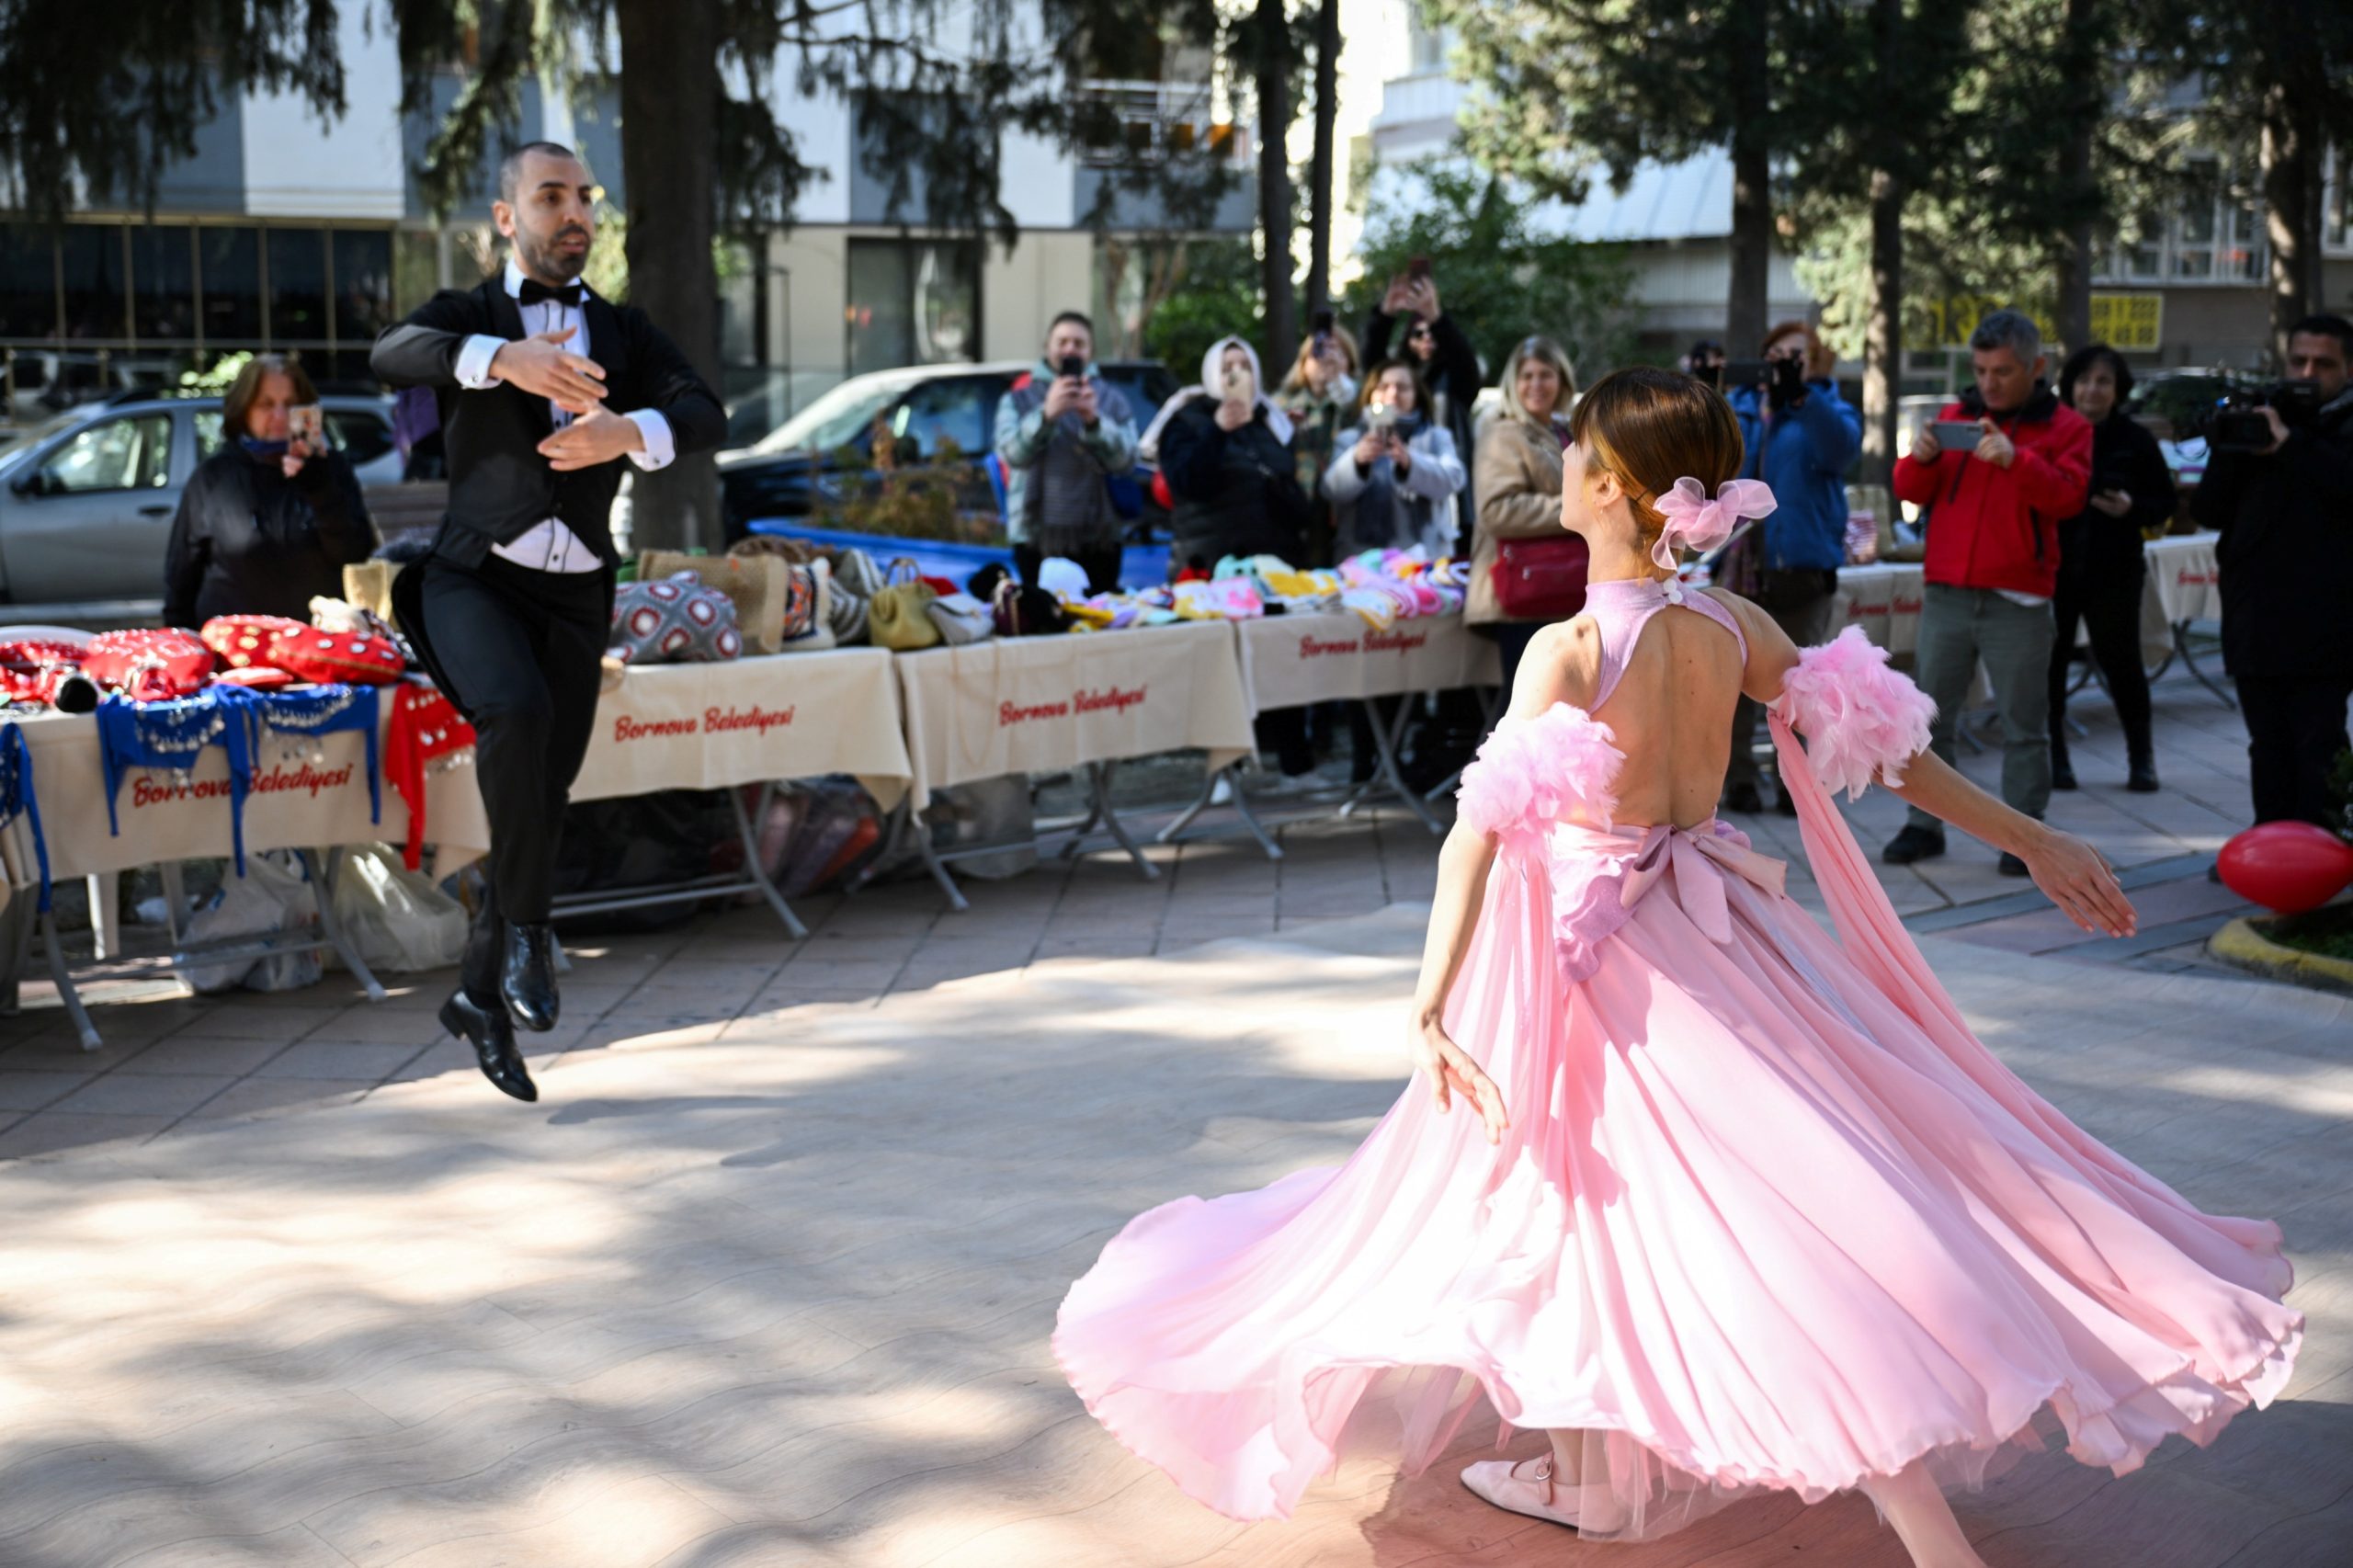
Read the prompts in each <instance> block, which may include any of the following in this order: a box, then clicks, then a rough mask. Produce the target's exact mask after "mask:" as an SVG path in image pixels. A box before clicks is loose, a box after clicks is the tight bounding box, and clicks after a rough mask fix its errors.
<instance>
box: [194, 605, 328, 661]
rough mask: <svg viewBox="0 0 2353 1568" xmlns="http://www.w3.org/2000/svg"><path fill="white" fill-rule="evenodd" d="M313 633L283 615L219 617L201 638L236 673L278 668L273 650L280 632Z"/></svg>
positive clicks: (201, 634)
mask: <svg viewBox="0 0 2353 1568" xmlns="http://www.w3.org/2000/svg"><path fill="white" fill-rule="evenodd" d="M309 630H310V628H309V627H308V626H306V625H304V624H303V623H302V622H301V621H299V620H292V619H288V618H287V617H285V616H282V615H216V616H214V617H213V618H212V619H210V620H208V621H206V622H205V623H204V627H203V630H202V631H199V632H198V633H197V636H198V637H199V639H201V640H202V642H203V643H204V645H205V646H206V647H208V648H210V649H211V650H212V652H213V653H214V655H215V656H217V657H218V658H219V659H220V661H221V662H222V664H224V665H228V666H229V667H230V668H231V669H233V670H242V669H248V668H251V667H253V666H255V665H260V666H261V667H263V668H265V669H268V668H274V667H275V666H274V665H271V664H270V662H269V648H270V644H271V643H273V642H277V641H278V633H279V632H281V631H294V632H301V631H309Z"/></svg>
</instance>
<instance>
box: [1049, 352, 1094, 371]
mask: <svg viewBox="0 0 2353 1568" xmlns="http://www.w3.org/2000/svg"><path fill="white" fill-rule="evenodd" d="M1054 369H1055V372H1056V373H1057V374H1059V375H1064V376H1084V375H1086V360H1084V359H1082V358H1079V357H1078V356H1077V355H1075V354H1065V355H1063V362H1062V363H1061V364H1060V365H1057V366H1056V367H1054Z"/></svg>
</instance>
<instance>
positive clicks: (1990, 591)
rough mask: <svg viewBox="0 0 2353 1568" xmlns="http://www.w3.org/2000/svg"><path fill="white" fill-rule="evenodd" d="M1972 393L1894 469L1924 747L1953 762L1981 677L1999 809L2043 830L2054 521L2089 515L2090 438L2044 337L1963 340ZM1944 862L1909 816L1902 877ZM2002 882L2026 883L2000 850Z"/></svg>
mask: <svg viewBox="0 0 2353 1568" xmlns="http://www.w3.org/2000/svg"><path fill="white" fill-rule="evenodd" d="M1969 354H1970V361H1971V367H1972V370H1973V371H1974V372H1975V375H1976V378H1977V384H1976V385H1975V386H1974V387H1972V389H1971V390H1970V391H1969V392H1967V393H1965V394H1963V396H1962V397H1961V399H1960V400H1959V401H1958V402H1955V403H1947V404H1946V405H1945V407H1944V410H1943V411H1942V412H1941V413H1939V414H1938V415H1937V419H1936V423H1935V424H1933V425H1926V426H1921V428H1920V431H1919V433H1918V434H1917V435H1915V437H1913V440H1912V449H1911V450H1910V451H1909V452H1907V453H1905V454H1904V456H1903V457H1901V458H1898V459H1897V460H1895V475H1894V485H1893V488H1894V491H1895V497H1896V499H1897V500H1899V501H1909V502H1911V503H1912V504H1913V505H1915V506H1920V507H1922V508H1924V509H1925V510H1926V512H1927V533H1928V557H1927V570H1926V576H1927V588H1926V590H1925V591H1924V592H1923V594H1922V598H1923V599H1924V601H1925V602H1924V604H1923V605H1922V607H1921V611H1920V651H1919V653H1918V655H1917V658H1918V668H1917V672H1916V673H1917V678H1918V680H1919V683H1920V688H1921V689H1922V690H1923V691H1926V692H1927V694H1928V695H1929V697H1931V698H1932V699H1935V701H1936V704H1937V718H1936V722H1935V724H1934V725H1933V726H1932V727H1931V728H1930V730H1929V739H1928V744H1929V748H1930V749H1931V750H1933V751H1934V752H1935V753H1936V754H1937V756H1939V757H1941V758H1943V759H1944V760H1945V761H1946V762H1947V763H1950V762H1951V761H1952V759H1953V745H1952V736H1953V725H1954V723H1955V722H1956V721H1957V720H1958V719H1959V718H1960V715H1961V703H1962V702H1963V701H1964V700H1965V699H1967V698H1968V696H1969V683H1970V680H1971V679H1972V676H1974V675H1975V674H1976V671H1977V666H1978V664H1979V663H1980V662H1981V661H1982V662H1983V663H1984V665H1985V673H1986V675H1987V676H1989V677H1990V678H1991V679H1992V681H1993V684H1994V708H1995V713H1996V714H1997V715H1998V716H1999V717H2000V720H2001V725H2002V799H2003V801H2005V802H2006V804H2008V806H2009V807H2010V809H2011V810H2013V811H2017V812H2024V813H2025V814H2026V815H2028V816H2030V817H2034V818H2037V819H2038V820H2039V819H2040V817H2041V815H2042V813H2043V811H2044V810H2045V808H2047V807H2048V806H2049V805H2050V804H2051V696H2050V689H2051V688H2050V679H2051V642H2052V635H2053V631H2052V625H2053V622H2052V610H2051V601H2052V597H2053V596H2055V595H2056V594H2057V593H2058V591H2059V519H2060V518H2062V517H2074V516H2075V514H2076V513H2078V512H2081V511H2082V510H2083V509H2084V499H2085V496H2086V494H2087V493H2088V491H2089V489H2090V484H2091V471H2092V427H2091V425H2090V423H2089V422H2088V421H2086V419H2085V418H2084V416H2083V415H2080V414H2078V413H2076V412H2075V410H2074V409H2072V408H2069V407H2068V406H2066V405H2065V404H2064V403H2061V402H2060V401H2059V396H2058V394H2057V393H2056V392H2052V390H2051V387H2050V384H2049V383H2048V382H2046V381H2043V379H2042V372H2043V369H2044V368H2045V365H2046V363H2047V361H2046V360H2045V359H2044V358H2043V354H2042V329H2041V328H2040V327H2038V326H2036V325H2035V324H2034V322H2033V320H2032V319H2031V318H2030V317H2028V316H2026V315H2023V314H2021V313H2019V312H2017V311H1995V312H1992V313H1990V314H1988V315H1987V316H1986V317H1985V318H1984V320H1983V321H1981V322H1979V323H1978V324H1977V330H1976V331H1974V332H1972V333H1971V334H1970V335H1969ZM1944 852H1945V830H1944V824H1942V823H1941V822H1939V821H1938V820H1937V819H1936V818H1935V817H1934V816H1931V815H1930V814H1929V813H1927V812H1924V811H1921V810H1920V809H1919V808H1918V807H1916V806H1915V807H1914V808H1913V809H1912V811H1911V812H1910V814H1909V818H1908V820H1907V821H1906V822H1905V824H1904V831H1903V832H1901V833H1899V834H1897V835H1895V836H1894V837H1893V839H1891V840H1889V841H1888V845H1887V847H1886V848H1884V849H1882V850H1881V851H1880V858H1881V859H1882V860H1884V861H1886V862H1887V863H1888V864H1889V865H1891V866H1908V865H1910V864H1911V863H1912V862H1914V861H1915V860H1926V859H1928V858H1932V857H1935V856H1938V855H1942V854H1943V853H1944ZM2001 871H2002V874H2003V875H2004V876H2007V877H2023V876H2025V875H2027V872H2028V869H2027V864H2026V862H2025V861H2024V860H2022V859H2020V858H2018V857H2017V856H2015V855H2012V854H2009V853H2008V852H2006V851H2005V852H2004V854H2003V856H2002V858H2001Z"/></svg>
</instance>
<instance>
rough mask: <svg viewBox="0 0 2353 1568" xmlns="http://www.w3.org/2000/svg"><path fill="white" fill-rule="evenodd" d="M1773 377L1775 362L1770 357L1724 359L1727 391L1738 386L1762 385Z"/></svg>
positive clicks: (1724, 384)
mask: <svg viewBox="0 0 2353 1568" xmlns="http://www.w3.org/2000/svg"><path fill="white" fill-rule="evenodd" d="M1772 379H1773V362H1772V361H1771V360H1769V359H1727V360H1725V361H1724V379H1723V381H1722V386H1723V387H1724V389H1725V390H1726V391H1728V392H1729V391H1732V390H1733V389H1734V388H1738V387H1754V386H1762V385H1763V384H1764V383H1765V382H1767V381H1770V380H1772Z"/></svg>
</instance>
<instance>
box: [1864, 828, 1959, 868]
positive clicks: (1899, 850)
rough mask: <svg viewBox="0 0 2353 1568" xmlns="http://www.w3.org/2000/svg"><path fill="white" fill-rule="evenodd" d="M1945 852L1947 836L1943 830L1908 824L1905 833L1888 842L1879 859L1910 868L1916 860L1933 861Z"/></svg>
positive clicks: (1892, 864)
mask: <svg viewBox="0 0 2353 1568" xmlns="http://www.w3.org/2000/svg"><path fill="white" fill-rule="evenodd" d="M1944 852H1945V835H1944V833H1943V831H1942V830H1941V829H1938V828H1933V827H1922V826H1920V825H1919V824H1917V823H1906V824H1904V831H1903V832H1902V833H1899V834H1897V835H1895V836H1894V837H1893V838H1891V839H1889V840H1888V841H1887V847H1886V848H1884V849H1882V850H1881V851H1880V852H1879V858H1881V859H1882V860H1884V861H1886V862H1887V863H1888V864H1889V865H1891V866H1909V865H1910V864H1912V862H1913V861H1915V860H1933V859H1935V858H1937V857H1938V856H1939V855H1941V854H1943V853H1944Z"/></svg>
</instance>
